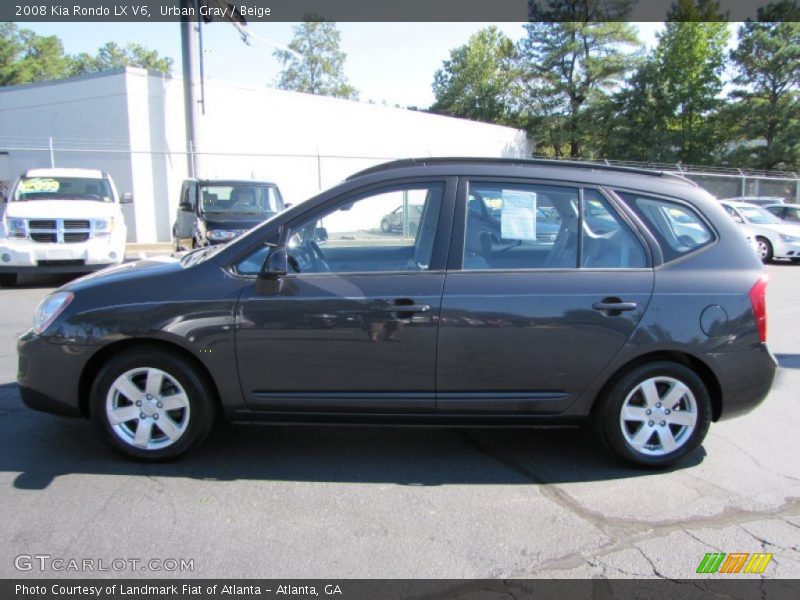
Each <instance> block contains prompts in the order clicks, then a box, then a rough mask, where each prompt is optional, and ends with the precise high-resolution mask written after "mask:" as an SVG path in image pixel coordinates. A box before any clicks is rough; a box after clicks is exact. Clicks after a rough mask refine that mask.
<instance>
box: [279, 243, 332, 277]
mask: <svg viewBox="0 0 800 600" xmlns="http://www.w3.org/2000/svg"><path fill="white" fill-rule="evenodd" d="M292 254H293V256H292V255H290V256H289V257H288V258H289V266H290V267H291V268H292V270H293V271H294V272H295V273H329V272H330V270H331V267H330V265H329V264H328V262H327V261H326V260H325V254H324V253H323V252H322V249H321V248H320V247H319V244H317V242H315V241H314V240H307V241H305V242H303V244H302V245H300V246H297V247H296V248H294V250H293V252H292Z"/></svg>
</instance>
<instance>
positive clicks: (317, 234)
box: [314, 227, 328, 244]
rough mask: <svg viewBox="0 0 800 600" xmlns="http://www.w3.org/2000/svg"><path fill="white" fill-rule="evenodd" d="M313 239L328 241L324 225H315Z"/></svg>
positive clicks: (319, 242)
mask: <svg viewBox="0 0 800 600" xmlns="http://www.w3.org/2000/svg"><path fill="white" fill-rule="evenodd" d="M314 241H315V242H317V243H318V244H322V243H324V242H327V241H328V230H327V229H325V228H324V227H317V228H316V229H314Z"/></svg>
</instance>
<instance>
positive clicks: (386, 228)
mask: <svg viewBox="0 0 800 600" xmlns="http://www.w3.org/2000/svg"><path fill="white" fill-rule="evenodd" d="M391 229H392V228H391V227H390V226H389V221H387V220H386V219H384V220H383V221H381V231H382V232H383V233H389V231H390V230H391Z"/></svg>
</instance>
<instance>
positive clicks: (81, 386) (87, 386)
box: [78, 338, 223, 418]
mask: <svg viewBox="0 0 800 600" xmlns="http://www.w3.org/2000/svg"><path fill="white" fill-rule="evenodd" d="M131 348H154V349H159V350H165V351H167V352H170V353H172V354H175V355H177V356H179V357H180V358H182V359H184V360H186V362H187V363H189V364H190V365H191V366H192V368H194V369H195V371H196V372H197V374H198V375H199V376H200V377H202V378H203V379H204V380H205V382H206V384H207V385H208V389H209V390H211V392H212V394H213V402H214V405H215V406H216V409H217V414H220V415H221V414H223V408H222V401H221V398H220V394H219V388H218V387H217V383H216V382H215V381H214V378H213V377H212V376H211V373H210V372H209V370H208V369H207V368H206V366H205V365H204V364H203V363H202V361H200V360H199V359H198V358H197V357H196V356H194V355H193V354H192V353H191V352H189V351H188V350H187V349H186V348H183V347H182V346H180V345H178V344H174V343H171V342H167V341H164V340H159V339H154V338H133V339H126V340H119V341H117V342H114V343H111V344H108V345H107V346H103V347H102V348H101V349H100V350H98V351H97V352H95V354H94V355H93V356H92V357H91V358H90V359H89V361H88V362H87V363H86V366H84V368H83V371H81V376H80V379H79V380H78V399H79V407H80V412H81V415H82V416H84V417H87V418H88V417H89V416H90V415H89V412H90V411H89V404H90V402H89V395H90V393H91V389H92V384H93V382H94V380H95V378H96V377H97V374H98V373H99V372H100V369H102V368H103V365H105V364H106V363H107V362H108V361H109V360H111V359H112V358H114V357H115V356H117V355H118V354H120V353H121V352H125V351H126V350H130V349H131Z"/></svg>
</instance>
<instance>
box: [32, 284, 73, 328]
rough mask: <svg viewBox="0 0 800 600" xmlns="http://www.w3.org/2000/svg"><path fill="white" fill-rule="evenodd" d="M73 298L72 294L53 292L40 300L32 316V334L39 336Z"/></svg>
mask: <svg viewBox="0 0 800 600" xmlns="http://www.w3.org/2000/svg"><path fill="white" fill-rule="evenodd" d="M74 296H75V295H74V294H73V293H72V292H55V293H54V294H50V295H49V296H47V297H46V298H45V299H44V300H42V301H41V302H40V303H39V306H37V307H36V312H35V313H34V315H33V331H34V333H35V334H36V335H40V334H41V333H43V332H44V330H45V329H47V328H48V327H50V325H51V324H52V322H53V321H55V320H56V317H58V315H60V314H61V313H62V312H64V309H65V308H67V306H68V305H69V303H70V302H72V298H74Z"/></svg>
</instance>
